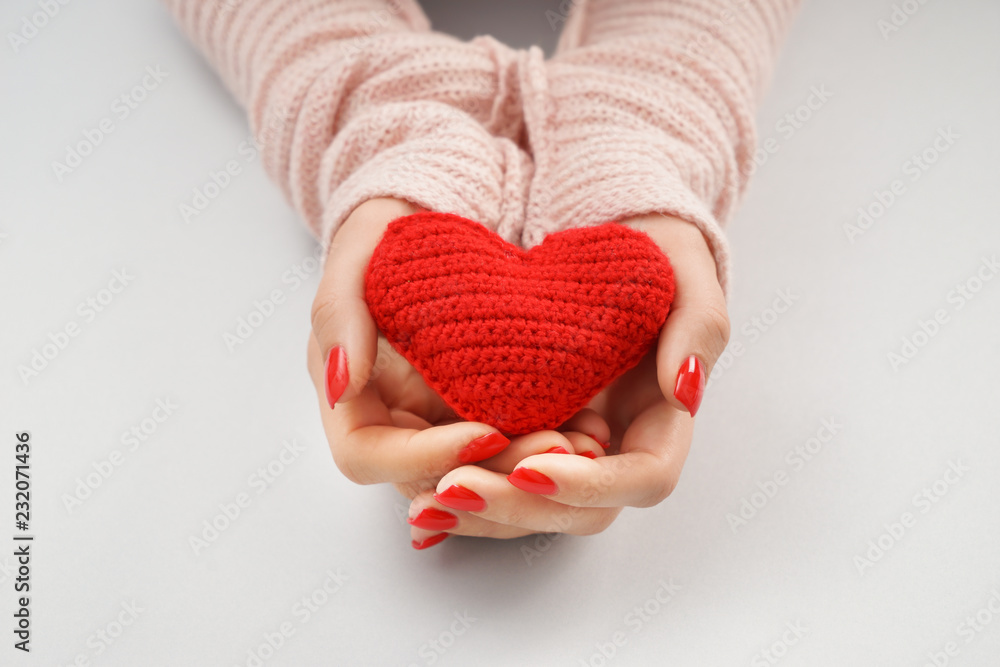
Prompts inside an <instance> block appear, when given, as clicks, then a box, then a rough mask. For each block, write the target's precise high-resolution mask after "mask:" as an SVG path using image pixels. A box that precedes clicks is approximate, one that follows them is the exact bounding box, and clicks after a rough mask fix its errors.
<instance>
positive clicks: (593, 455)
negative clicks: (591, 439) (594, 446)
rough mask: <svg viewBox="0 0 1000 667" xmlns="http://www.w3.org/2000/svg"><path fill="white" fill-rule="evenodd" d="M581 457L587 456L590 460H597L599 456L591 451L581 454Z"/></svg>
mask: <svg viewBox="0 0 1000 667" xmlns="http://www.w3.org/2000/svg"><path fill="white" fill-rule="evenodd" d="M580 456H586V457H587V458H588V459H596V458H597V454H595V453H594V452H591V451H586V452H580Z"/></svg>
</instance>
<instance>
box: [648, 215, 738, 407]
mask: <svg viewBox="0 0 1000 667" xmlns="http://www.w3.org/2000/svg"><path fill="white" fill-rule="evenodd" d="M656 218H657V219H656V220H654V221H652V222H650V223H649V224H642V225H641V226H639V228H640V229H642V230H643V231H645V232H646V233H648V234H649V235H650V236H651V237H652V238H653V240H654V241H656V243H657V245H659V246H660V248H661V249H662V250H663V252H664V253H665V254H666V255H667V257H668V258H669V259H670V264H671V265H672V266H673V269H674V283H675V286H676V291H675V295H674V302H673V303H672V304H671V306H670V314H669V315H668V316H667V321H666V324H664V325H663V329H662V330H661V331H660V337H659V341H658V342H657V348H656V369H657V371H656V375H657V380H658V382H659V385H660V391H661V392H662V393H663V396H664V397H665V398H666V399H667V401H668V402H669V403H670V404H671V405H672V406H673V407H675V408H677V409H678V410H684V411H686V412H688V413H690V414H691V416H692V417H693V416H694V415H695V413H696V412H697V411H698V407H699V406H700V405H701V399H702V395H703V394H704V391H705V382H706V380H707V378H708V375H709V374H710V373H711V372H712V367H713V366H714V365H715V362H716V360H718V358H719V355H721V354H722V352H723V351H724V350H725V349H726V344H727V343H728V342H729V316H728V314H727V312H726V298H725V295H724V294H723V292H722V287H721V285H720V284H719V278H718V273H717V271H716V265H715V258H714V257H713V255H712V252H711V250H710V249H709V246H708V243H707V242H706V241H705V238H704V236H702V233H701V231H700V230H699V229H698V228H697V227H696V226H695V225H693V224H691V223H690V222H687V221H685V220H681V219H680V218H670V217H662V216H656Z"/></svg>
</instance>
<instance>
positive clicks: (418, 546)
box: [410, 533, 448, 549]
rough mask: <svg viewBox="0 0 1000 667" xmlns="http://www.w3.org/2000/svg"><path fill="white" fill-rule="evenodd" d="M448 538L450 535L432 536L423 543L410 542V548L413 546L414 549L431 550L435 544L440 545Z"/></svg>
mask: <svg viewBox="0 0 1000 667" xmlns="http://www.w3.org/2000/svg"><path fill="white" fill-rule="evenodd" d="M447 537H448V533H438V534H437V535H431V536H430V537H428V538H427V539H426V540H423V541H422V542H417V541H416V540H413V541H412V542H410V546H412V547H413V548H414V549H430V548H431V547H432V546H434V545H435V544H440V543H441V542H444V541H445V539H446V538H447Z"/></svg>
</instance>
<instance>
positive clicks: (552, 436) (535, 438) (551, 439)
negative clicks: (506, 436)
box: [479, 431, 576, 475]
mask: <svg viewBox="0 0 1000 667" xmlns="http://www.w3.org/2000/svg"><path fill="white" fill-rule="evenodd" d="M546 452H547V453H552V454H575V453H576V448H575V447H574V446H573V443H572V442H571V441H570V439H569V438H567V437H566V434H564V433H559V432H557V431H537V432H535V433H529V434H528V435H522V436H518V437H515V438H514V439H513V440H511V442H510V445H508V446H507V447H506V449H504V450H503V451H502V452H500V453H499V454H497V455H496V456H494V457H492V458H490V459H488V460H485V461H482V462H481V463H479V466H480V467H482V468H485V469H486V470H492V471H493V472H499V473H503V474H505V475H506V474H508V473H510V472H511V471H512V470H514V468H515V467H516V466H517V464H518V463H520V462H521V461H523V460H524V459H526V458H527V457H529V456H534V455H536V454H542V453H546Z"/></svg>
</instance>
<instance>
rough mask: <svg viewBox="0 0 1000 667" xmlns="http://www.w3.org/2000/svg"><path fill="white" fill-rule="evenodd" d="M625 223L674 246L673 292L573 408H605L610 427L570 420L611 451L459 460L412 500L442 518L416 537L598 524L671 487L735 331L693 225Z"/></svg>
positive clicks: (577, 440) (414, 511) (646, 220)
mask: <svg viewBox="0 0 1000 667" xmlns="http://www.w3.org/2000/svg"><path fill="white" fill-rule="evenodd" d="M624 224H629V225H630V226H632V227H635V228H636V229H640V230H642V231H644V232H646V233H648V234H649V235H650V236H651V237H652V238H653V240H654V241H656V243H657V244H658V245H659V246H660V248H661V249H662V250H663V251H664V252H665V253H666V254H667V255H668V257H669V258H670V261H671V264H672V265H673V267H674V274H675V280H676V284H677V294H676V298H675V300H674V303H673V305H672V307H671V311H670V315H669V316H668V318H667V322H666V324H665V325H664V327H663V329H662V331H661V333H660V337H659V340H658V343H657V345H656V348H655V349H654V350H651V351H650V353H649V354H648V355H647V356H646V357H645V358H644V359H643V361H642V362H641V363H640V364H639V365H638V366H637V367H636V368H634V369H632V370H631V371H629V372H628V373H626V374H625V375H623V376H622V377H621V378H619V379H618V380H616V381H615V382H614V383H613V384H612V385H611V386H610V387H608V388H607V389H606V390H605V391H603V392H601V394H600V395H599V396H598V397H597V398H596V399H595V400H594V401H593V402H592V403H591V405H590V408H591V409H592V410H593V412H591V411H590V410H585V411H584V412H582V413H581V414H580V415H578V416H577V417H576V418H574V419H578V418H580V417H581V416H587V418H592V417H594V416H599V417H601V421H602V422H603V423H602V424H601V426H605V425H610V430H608V431H605V430H602V429H598V428H597V427H593V428H588V426H587V425H584V426H574V425H573V424H572V423H570V424H568V426H571V427H573V430H575V431H579V432H582V433H590V434H591V435H592V436H595V438H596V439H597V440H600V441H601V442H608V440H609V439H610V440H611V442H613V443H614V444H613V445H612V446H611V448H610V449H608V450H607V453H608V454H611V455H609V456H605V455H604V453H605V452H603V451H601V450H592V451H594V453H596V454H597V456H596V458H594V459H592V460H588V459H587V458H584V457H580V456H571V457H570V456H554V455H551V454H545V455H540V456H539V455H536V456H532V457H531V458H528V459H525V460H522V461H520V462H519V463H518V464H517V466H516V470H515V471H514V473H513V475H511V476H510V477H508V478H505V476H504V475H502V474H499V473H497V472H491V471H489V470H484V469H481V468H476V467H474V466H466V467H463V468H458V469H455V470H452V471H451V472H449V473H448V474H446V475H444V477H443V478H442V479H441V480H440V481H439V482H438V484H437V486H436V489H435V490H434V491H431V490H427V491H424V492H422V493H420V494H419V495H417V496H416V498H414V500H413V502H412V503H411V507H410V516H411V519H412V518H413V517H418V516H421V515H423V516H427V517H430V518H434V519H436V522H433V523H432V522H427V523H426V524H424V525H426V526H427V529H422V528H415V529H414V530H413V531H411V532H412V533H413V537H414V540H415V541H416V542H421V541H423V540H434V539H439V538H436V537H435V536H436V535H437V534H439V532H440V531H442V530H447V531H448V532H449V533H454V534H461V535H486V536H490V537H516V536H519V535H525V534H528V533H532V532H563V533H574V534H590V533H596V532H600V531H601V530H603V529H604V528H606V527H607V526H608V525H610V524H611V522H612V521H613V520H614V519H615V517H616V516H617V515H618V513H619V512H620V511H621V509H622V508H623V507H625V506H633V507H651V506H653V505H656V504H658V503H660V502H661V501H662V500H663V499H664V498H666V497H667V496H668V495H670V493H671V492H672V491H673V489H674V488H675V487H676V485H677V482H678V479H679V478H680V473H681V469H682V468H683V466H684V461H685V460H686V458H687V453H688V450H689V448H690V445H691V436H692V433H693V427H694V420H693V418H692V417H693V415H694V413H695V412H697V409H698V406H699V404H700V403H701V397H702V393H703V391H704V386H705V380H706V378H707V376H708V374H709V373H710V372H711V369H712V366H713V365H714V363H715V361H716V359H718V357H719V355H720V354H722V351H723V350H724V349H725V346H726V343H727V341H728V339H729V319H728V317H727V315H726V304H725V298H724V296H723V293H722V289H721V287H720V286H719V282H718V278H717V275H716V267H715V261H714V259H713V257H712V254H711V252H710V251H709V248H708V244H707V243H706V241H705V239H704V238H703V237H702V235H701V232H700V231H699V230H698V229H697V228H696V227H695V226H694V225H692V224H690V223H688V222H685V221H683V220H680V219H677V218H668V217H664V216H660V215H653V216H643V217H640V218H635V219H632V220H628V221H625V223H624ZM595 430H596V433H595ZM553 437H554V436H553V435H551V432H544V433H536V434H532V435H528V436H523V437H522V438H518V439H515V442H518V443H520V442H534V441H536V440H542V441H544V442H545V444H546V445H548V444H554V442H555V440H554V439H552V438H553ZM565 437H566V439H567V440H568V441H569V442H571V443H572V444H573V445H574V447H577V446H581V447H583V446H585V445H586V441H587V440H591V441H592V440H593V439H594V438H588V437H586V436H582V435H580V434H579V433H571V434H569V435H567V436H565ZM536 449H541V446H539V447H537V448H536ZM543 451H544V450H543ZM518 487H520V488H518ZM435 491H436V495H435ZM443 511H447V512H448V513H449V515H451V516H448V515H444V514H442V512H443Z"/></svg>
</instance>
